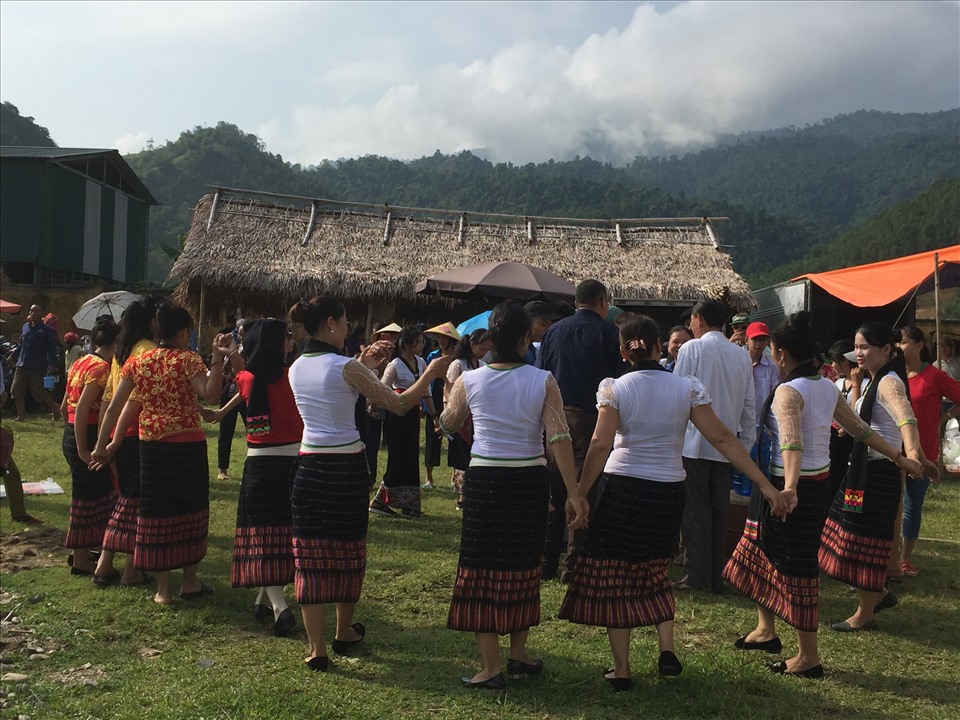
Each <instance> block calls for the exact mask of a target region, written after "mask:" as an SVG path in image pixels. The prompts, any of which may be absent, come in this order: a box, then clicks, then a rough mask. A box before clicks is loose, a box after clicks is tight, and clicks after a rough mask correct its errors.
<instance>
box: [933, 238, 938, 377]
mask: <svg viewBox="0 0 960 720" xmlns="http://www.w3.org/2000/svg"><path fill="white" fill-rule="evenodd" d="M933 307H934V312H935V321H934V322H935V327H936V333H937V354H936V359H937V360H939V359H940V253H934V254H933Z"/></svg>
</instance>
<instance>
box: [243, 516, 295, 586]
mask: <svg viewBox="0 0 960 720" xmlns="http://www.w3.org/2000/svg"><path fill="white" fill-rule="evenodd" d="M292 529H293V528H292V527H291V526H290V525H283V526H272V527H266V526H260V527H238V528H237V532H236V535H235V536H234V539H233V565H232V568H231V574H230V582H231V584H232V585H233V587H246V588H249V587H270V586H272V585H286V584H287V583H291V582H293V576H294V564H293V543H292V540H291V532H292Z"/></svg>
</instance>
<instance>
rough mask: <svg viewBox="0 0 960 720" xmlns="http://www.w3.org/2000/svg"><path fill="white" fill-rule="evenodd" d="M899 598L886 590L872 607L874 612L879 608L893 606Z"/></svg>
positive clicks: (887, 608) (878, 610)
mask: <svg viewBox="0 0 960 720" xmlns="http://www.w3.org/2000/svg"><path fill="white" fill-rule="evenodd" d="M898 602H900V600H899V599H898V598H897V596H896V595H894V594H893V593H892V592H890V591H889V590H887V594H886V595H884V596H883V598H882V599H881V600H880V602H878V603H877V605H876V607H874V608H873V612H874V613H878V612H880V611H881V610H889V609H890V608H892V607H893V606H895V605H896V604H897V603H898Z"/></svg>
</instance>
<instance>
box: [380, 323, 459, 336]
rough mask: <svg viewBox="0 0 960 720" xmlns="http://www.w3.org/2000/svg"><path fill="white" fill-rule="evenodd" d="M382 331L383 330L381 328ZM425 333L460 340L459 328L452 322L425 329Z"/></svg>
mask: <svg viewBox="0 0 960 720" xmlns="http://www.w3.org/2000/svg"><path fill="white" fill-rule="evenodd" d="M380 332H383V330H381V331H380ZM423 334H424V335H443V336H444V337H448V338H450V339H451V340H459V339H460V333H458V332H457V329H456V328H455V327H454V326H453V323H451V322H445V323H443V324H442V325H437V326H436V327H432V328H429V329H427V330H424V331H423Z"/></svg>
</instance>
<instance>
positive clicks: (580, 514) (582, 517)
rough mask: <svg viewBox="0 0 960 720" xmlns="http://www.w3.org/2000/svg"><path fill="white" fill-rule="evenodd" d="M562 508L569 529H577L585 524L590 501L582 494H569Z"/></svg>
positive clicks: (588, 514)
mask: <svg viewBox="0 0 960 720" xmlns="http://www.w3.org/2000/svg"><path fill="white" fill-rule="evenodd" d="M564 509H565V511H566V515H567V527H568V528H569V529H570V530H579V529H580V528H582V527H586V526H587V519H588V518H589V516H590V503H589V502H587V499H586V498H585V497H583V496H582V495H570V496H568V497H567V502H566V503H565V506H564Z"/></svg>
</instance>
